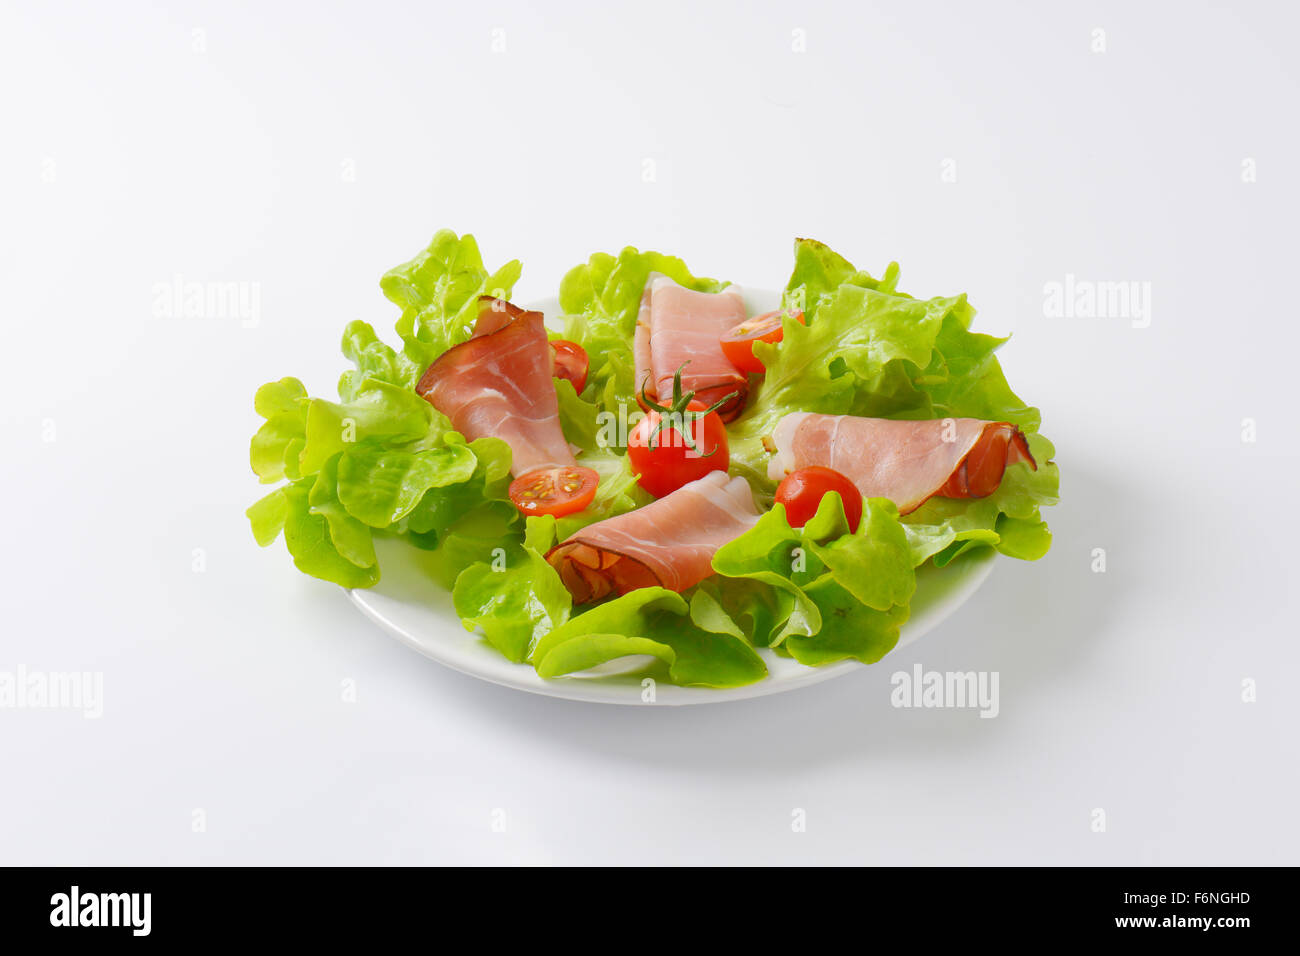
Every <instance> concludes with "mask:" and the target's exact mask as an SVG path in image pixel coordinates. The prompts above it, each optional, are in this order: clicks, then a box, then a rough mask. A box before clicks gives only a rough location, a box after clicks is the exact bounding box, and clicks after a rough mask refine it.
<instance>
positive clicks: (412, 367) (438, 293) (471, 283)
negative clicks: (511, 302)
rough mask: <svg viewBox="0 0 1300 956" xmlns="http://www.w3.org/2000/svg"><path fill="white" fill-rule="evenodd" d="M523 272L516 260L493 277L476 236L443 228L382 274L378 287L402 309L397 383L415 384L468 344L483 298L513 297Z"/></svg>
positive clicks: (398, 322) (399, 320)
mask: <svg viewBox="0 0 1300 956" xmlns="http://www.w3.org/2000/svg"><path fill="white" fill-rule="evenodd" d="M522 271H523V267H522V266H521V265H520V264H519V261H518V260H517V259H515V260H511V261H510V262H508V263H506V264H505V265H504V266H502V267H501V268H500V269H498V270H497V271H496V272H492V273H489V272H488V270H487V269H486V268H485V267H484V265H483V256H482V255H481V254H480V253H479V249H478V243H477V242H475V240H474V237H473V236H471V235H469V234H466V235H464V236H457V235H456V233H454V232H452V231H451V230H450V229H442V230H440V231H439V232H437V233H436V234H435V235H434V237H433V240H432V241H431V242H430V243H429V246H428V248H427V249H425V250H424V251H423V252H421V253H420V254H419V255H418V256H416V257H415V258H414V259H412V260H411V261H410V262H404V263H403V264H402V265H400V266H397V267H395V268H393V269H390V270H389V271H388V272H386V273H384V276H383V278H382V279H380V281H379V287H380V289H382V290H383V293H384V295H385V296H387V297H388V299H389V300H390V301H391V302H393V303H394V304H395V305H397V306H398V307H399V308H400V309H401V310H402V314H401V317H400V318H399V319H398V320H397V334H398V335H400V336H401V338H402V342H403V347H402V353H403V355H404V356H405V359H406V363H405V366H404V367H405V368H406V369H407V370H408V373H407V375H406V377H405V378H404V379H403V381H402V382H400V383H398V384H403V385H406V386H407V387H411V386H413V385H415V382H416V379H418V377H419V375H420V374H421V373H422V372H423V371H424V370H425V369H427V368H428V367H429V366H430V365H431V364H432V363H433V360H434V359H436V358H437V357H438V356H439V355H441V354H442V353H443V352H445V351H446V350H447V349H449V348H451V347H452V346H453V345H458V344H459V343H461V342H463V341H465V340H466V339H468V338H469V337H470V334H471V333H472V332H473V328H474V322H475V320H476V319H477V318H478V304H477V303H478V298H479V296H481V295H491V296H495V297H496V298H498V299H508V298H510V294H511V292H512V291H513V290H514V285H515V283H516V282H518V281H519V275H520V273H521V272H522ZM412 375H413V376H414V377H412Z"/></svg>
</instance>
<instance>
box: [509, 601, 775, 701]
mask: <svg viewBox="0 0 1300 956" xmlns="http://www.w3.org/2000/svg"><path fill="white" fill-rule="evenodd" d="M634 654H648V655H651V656H653V657H657V658H659V660H660V661H662V662H663V663H664V664H665V665H667V668H668V676H669V679H670V680H672V681H673V683H676V684H685V685H691V684H694V685H702V686H706V687H740V686H742V685H744V684H752V683H754V682H755V681H758V680H762V678H763V677H765V676H766V675H767V665H766V664H764V663H763V659H762V658H761V657H759V656H758V653H757V652H756V651H755V650H754V648H753V647H751V646H750V645H749V643H748V642H747V641H746V640H745V638H744V636H743V635H742V634H741V633H740V630H739V629H738V628H737V627H736V626H735V624H734V623H733V622H732V620H731V618H730V617H729V616H728V615H727V614H726V613H725V612H724V611H723V610H722V609H721V608H720V607H719V606H718V604H717V602H716V601H714V600H713V598H712V597H710V596H709V595H708V594H706V593H704V592H702V591H697V592H696V593H695V594H694V595H693V596H692V598H691V600H690V602H689V603H688V602H687V600H686V598H684V597H683V596H682V595H680V594H677V593H676V592H674V591H668V590H665V589H664V588H641V589H640V590H637V591H632V592H630V593H628V594H625V595H623V596H622V597H618V598H615V599H614V600H612V601H608V602H606V603H604V604H601V605H598V606H597V607H594V608H592V609H591V610H589V611H587V612H585V613H584V614H580V615H578V616H576V617H574V618H572V619H570V620H569V621H568V622H567V623H565V624H563V625H561V626H560V627H557V628H556V629H555V630H553V631H551V632H550V633H549V634H547V635H546V636H544V637H543V638H541V640H539V641H538V642H537V644H536V646H535V647H534V648H533V654H532V661H533V664H534V666H535V667H536V668H537V673H538V674H540V675H541V676H542V677H548V678H551V677H561V676H563V675H565V674H573V673H577V672H579V671H584V670H587V669H588V668H591V667H595V666H597V665H599V664H604V663H607V662H609V661H612V660H617V659H618V658H621V657H627V656H629V655H634Z"/></svg>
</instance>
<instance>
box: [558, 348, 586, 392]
mask: <svg viewBox="0 0 1300 956" xmlns="http://www.w3.org/2000/svg"><path fill="white" fill-rule="evenodd" d="M551 351H552V352H554V353H555V368H554V371H553V374H554V375H555V377H556V378H566V379H568V380H569V381H570V382H572V383H573V390H574V391H576V392H577V393H578V394H579V395H581V394H582V390H583V389H584V388H586V387H587V367H588V363H587V350H586V349H584V348H583V347H582V346H581V345H579V344H578V343H577V342H570V341H568V340H567V339H552V340H551Z"/></svg>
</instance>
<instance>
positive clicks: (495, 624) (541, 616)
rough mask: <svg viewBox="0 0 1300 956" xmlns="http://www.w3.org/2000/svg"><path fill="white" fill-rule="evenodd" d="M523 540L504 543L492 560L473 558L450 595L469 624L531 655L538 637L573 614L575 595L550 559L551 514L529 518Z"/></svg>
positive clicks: (497, 643)
mask: <svg viewBox="0 0 1300 956" xmlns="http://www.w3.org/2000/svg"><path fill="white" fill-rule="evenodd" d="M527 523H528V526H529V528H528V533H527V535H526V537H525V539H524V542H523V544H522V545H514V544H512V545H510V546H509V547H502V548H501V550H500V551H499V553H497V554H496V555H494V556H493V559H492V560H491V561H490V562H483V561H479V562H476V563H474V564H471V565H470V566H469V567H467V568H466V569H465V570H464V571H462V572H461V573H460V574H459V575H458V576H457V578H456V583H455V586H454V587H453V589H452V597H453V600H454V601H455V605H456V613H457V614H459V615H460V617H461V620H462V621H463V622H464V624H465V627H466V628H467V629H468V630H475V629H476V628H477V629H481V630H482V631H483V634H484V636H485V637H486V638H487V640H488V642H489V643H490V644H492V646H493V647H495V648H496V649H497V650H499V651H500V652H501V653H502V654H504V655H505V656H506V657H508V658H510V660H512V661H515V662H522V661H524V660H527V659H528V657H529V655H530V654H531V653H532V651H533V648H534V647H535V646H536V645H537V643H538V642H539V641H540V640H541V639H542V638H543V637H545V636H546V635H547V634H549V633H550V632H551V631H553V630H555V628H557V627H559V626H560V625H562V624H563V623H564V622H565V621H567V620H568V619H569V610H570V608H571V607H572V604H573V599H572V598H571V597H570V595H569V592H568V589H567V588H565V586H564V584H563V583H562V582H561V581H560V576H559V574H557V573H556V571H555V569H554V568H552V567H551V566H550V565H549V564H547V563H546V558H545V552H546V550H547V549H548V548H549V541H550V540H551V538H552V537H553V536H554V528H553V525H554V524H555V519H554V518H553V517H551V516H549V515H548V516H545V517H534V518H529V519H528V522H527Z"/></svg>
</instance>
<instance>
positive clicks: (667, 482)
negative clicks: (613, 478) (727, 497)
mask: <svg viewBox="0 0 1300 956" xmlns="http://www.w3.org/2000/svg"><path fill="white" fill-rule="evenodd" d="M705 407H706V406H705V405H703V404H702V403H701V402H694V401H693V402H691V403H690V404H688V405H687V406H686V412H687V414H685V415H682V416H681V417H680V420H676V421H674V420H669V421H664V416H663V415H662V414H661V413H660V412H657V411H651V412H650V413H649V414H647V415H646V417H645V418H643V419H641V421H639V422H638V423H637V426H636V428H634V429H633V430H632V434H631V435H630V436H629V437H628V442H627V457H628V460H629V461H630V462H631V464H632V470H633V471H634V472H637V484H639V485H640V486H641V487H642V488H644V489H645V490H646V491H648V492H650V494H652V495H654V496H655V497H656V498H662V497H663V496H664V495H667V494H671V493H672V492H674V491H676V490H677V489H678V488H680V487H681V486H682V485H685V484H688V483H690V482H692V481H695V480H696V479H697V478H703V477H704V476H705V475H707V474H708V473H709V472H711V471H726V470H727V466H728V465H730V464H731V451H730V449H729V448H728V446H727V427H726V426H725V425H724V424H722V419H721V418H719V417H718V413H717V412H709V413H708V414H707V415H692V414H690V413H691V412H703V411H704V410H705ZM661 422H663V426H662V428H660V423H661ZM688 422H689V424H687V423H688ZM683 427H684V428H686V429H687V430H688V431H689V432H690V438H691V444H692V445H694V446H695V448H694V449H692V448H691V447H690V446H688V445H687V443H686V440H685V438H684V437H683V435H682V432H681V429H682V428H683ZM656 429H658V431H657V432H656ZM651 444H653V446H654V447H653V448H652V447H651Z"/></svg>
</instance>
